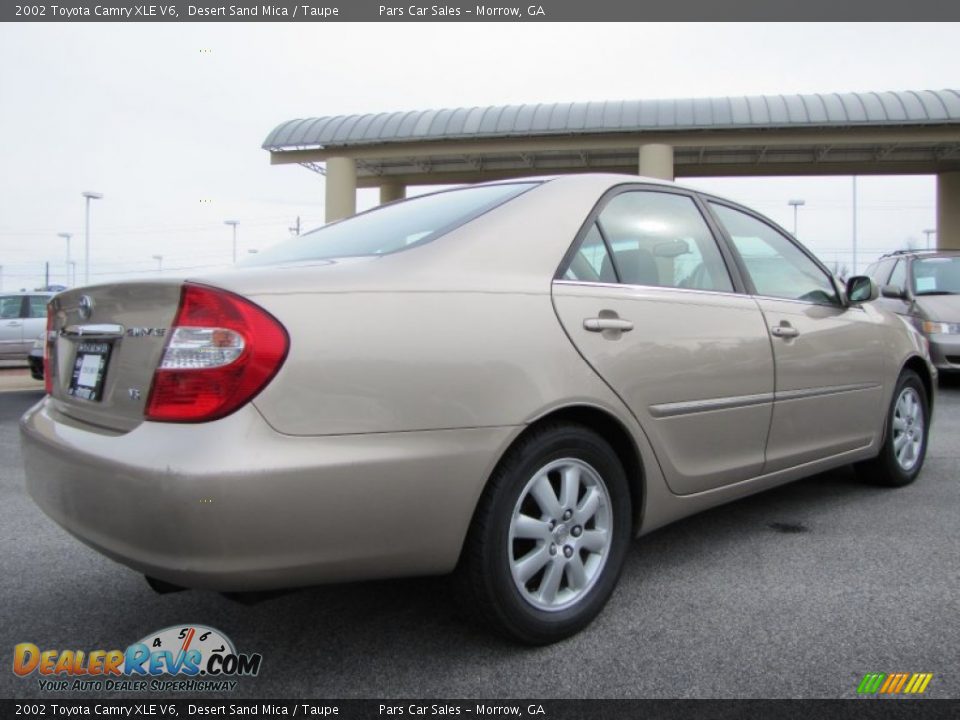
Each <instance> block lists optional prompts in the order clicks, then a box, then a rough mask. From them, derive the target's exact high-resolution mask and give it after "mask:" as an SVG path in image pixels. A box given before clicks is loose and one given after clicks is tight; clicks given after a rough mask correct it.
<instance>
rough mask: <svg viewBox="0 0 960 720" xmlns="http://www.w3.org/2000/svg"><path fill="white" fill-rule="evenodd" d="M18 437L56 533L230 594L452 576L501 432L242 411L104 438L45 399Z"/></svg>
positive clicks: (139, 566)
mask: <svg viewBox="0 0 960 720" xmlns="http://www.w3.org/2000/svg"><path fill="white" fill-rule="evenodd" d="M21 432H22V436H23V455H24V462H25V466H26V476H27V488H28V490H29V493H30V495H31V496H32V497H33V499H34V500H35V501H36V503H37V504H38V505H39V506H40V507H41V508H42V509H43V511H44V512H46V513H47V514H48V515H49V516H50V517H51V518H53V519H54V520H55V521H57V522H58V523H59V524H60V525H61V526H63V527H64V528H65V529H66V530H68V531H69V532H70V533H72V534H73V535H75V536H76V537H77V538H79V539H80V540H82V541H83V542H85V543H86V544H88V545H90V546H91V547H93V548H95V549H96V550H98V551H100V552H102V553H103V554H104V555H107V556H109V557H111V558H113V559H115V560H118V561H119V562H122V563H123V564H125V565H128V566H130V567H132V568H134V569H136V570H138V571H140V572H143V573H145V574H147V575H151V576H153V577H156V578H159V579H161V580H165V581H167V582H170V583H174V584H177V585H182V586H185V587H196V588H207V589H213V590H232V591H243V590H264V589H275V588H285V587H296V586H304V585H312V584H317V583H323V582H335V581H348V580H362V579H372V578H384V577H396V576H405V575H425V574H439V573H444V572H448V571H450V570H452V569H453V567H454V566H455V565H456V562H457V558H458V556H459V552H460V547H461V544H462V542H463V538H464V535H465V533H466V530H467V527H468V525H469V522H470V519H471V516H472V514H473V510H474V507H475V504H476V501H477V498H478V497H479V495H480V492H481V491H482V488H483V484H484V483H485V481H486V478H487V476H488V475H489V473H490V472H491V471H492V469H493V464H494V463H495V459H496V458H497V457H498V456H499V453H500V451H501V450H502V448H503V447H505V445H506V444H507V443H508V442H509V439H510V438H511V437H512V436H513V434H514V433H515V429H514V428H509V427H500V428H477V429H464V430H447V431H429V432H406V433H380V434H369V435H342V436H325V437H291V436H286V435H281V434H278V433H276V432H275V431H274V430H272V429H271V428H270V427H269V426H268V425H267V424H266V422H264V420H263V419H262V417H261V416H260V415H259V413H258V412H257V411H256V410H255V409H254V408H252V407H250V406H247V407H245V408H243V409H242V410H240V411H238V412H237V413H235V414H233V415H231V416H229V417H227V418H224V419H222V420H219V421H217V422H213V423H203V424H197V425H176V424H162V423H148V422H145V423H142V424H141V425H140V426H138V427H137V428H136V429H134V430H132V431H130V432H128V433H124V434H113V433H108V432H103V431H98V430H97V429H95V428H91V427H90V426H84V425H83V424H80V423H78V422H76V421H73V420H71V419H70V418H67V417H65V416H63V415H62V414H61V413H60V412H59V411H57V410H56V409H54V407H53V405H52V404H51V403H50V402H49V401H48V400H44V401H41V402H40V403H39V404H37V405H36V406H35V407H33V408H32V409H31V410H30V411H28V412H27V413H26V414H25V415H24V416H23V419H22V420H21Z"/></svg>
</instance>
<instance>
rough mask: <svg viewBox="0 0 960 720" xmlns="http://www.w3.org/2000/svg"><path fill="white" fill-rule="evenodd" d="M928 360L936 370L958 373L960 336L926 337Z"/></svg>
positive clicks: (959, 366) (959, 367)
mask: <svg viewBox="0 0 960 720" xmlns="http://www.w3.org/2000/svg"><path fill="white" fill-rule="evenodd" d="M927 337H928V338H929V339H930V360H931V361H932V362H933V364H934V365H935V366H936V367H937V369H938V370H947V371H951V370H952V371H960V335H928V336H927Z"/></svg>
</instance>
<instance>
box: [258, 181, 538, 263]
mask: <svg viewBox="0 0 960 720" xmlns="http://www.w3.org/2000/svg"><path fill="white" fill-rule="evenodd" d="M535 185H536V183H508V184H505V185H481V186H478V187H468V188H460V189H458V190H445V191H443V192H437V193H432V194H430V195H422V196H420V197H415V198H411V199H409V200H405V201H403V202H398V203H393V204H390V205H385V206H383V207H379V208H374V209H373V210H369V211H367V212H364V213H361V214H360V215H355V216H354V217H351V218H347V219H346V220H341V221H340V222H336V223H331V224H330V225H324V226H323V227H321V228H318V229H317V230H312V231H311V232H308V233H305V234H303V235H300V236H299V237H294V238H290V239H288V240H284V241H282V242H280V243H277V244H276V245H274V246H273V247H270V248H268V249H266V250H263V251H261V252H260V253H258V254H256V255H251V256H249V257H247V258H245V259H244V260H243V261H242V263H240V264H242V265H244V266H250V265H276V264H278V263H288V262H297V261H301V260H325V259H330V258H343V257H359V256H364V255H386V254H388V253H394V252H398V251H400V250H407V249H409V248H412V247H414V246H416V245H422V244H424V243H427V242H430V241H431V240H434V239H436V238H438V237H440V236H441V235H443V234H444V233H447V232H449V231H451V230H453V229H454V228H456V227H458V226H460V225H463V224H464V223H465V222H468V221H470V220H472V219H474V218H475V217H477V216H479V215H482V214H483V213H485V212H487V211H488V210H491V209H492V208H494V207H496V206H497V205H501V204H502V203H505V202H506V201H507V200H511V199H512V198H515V197H516V196H517V195H520V194H521V193H523V192H525V191H527V190H529V189H530V188H532V187H534V186H535Z"/></svg>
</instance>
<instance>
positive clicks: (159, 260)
mask: <svg viewBox="0 0 960 720" xmlns="http://www.w3.org/2000/svg"><path fill="white" fill-rule="evenodd" d="M151 257H152V258H153V259H154V260H156V261H157V272H161V271H162V270H163V255H151Z"/></svg>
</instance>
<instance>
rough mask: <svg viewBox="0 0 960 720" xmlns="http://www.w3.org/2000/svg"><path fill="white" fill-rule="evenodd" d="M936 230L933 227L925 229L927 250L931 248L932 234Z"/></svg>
mask: <svg viewBox="0 0 960 720" xmlns="http://www.w3.org/2000/svg"><path fill="white" fill-rule="evenodd" d="M936 232H937V231H936V230H934V229H933V228H930V229H928V230H924V231H923V234H924V235H926V236H927V250H929V249H930V236H931V235H934V234H936Z"/></svg>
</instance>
